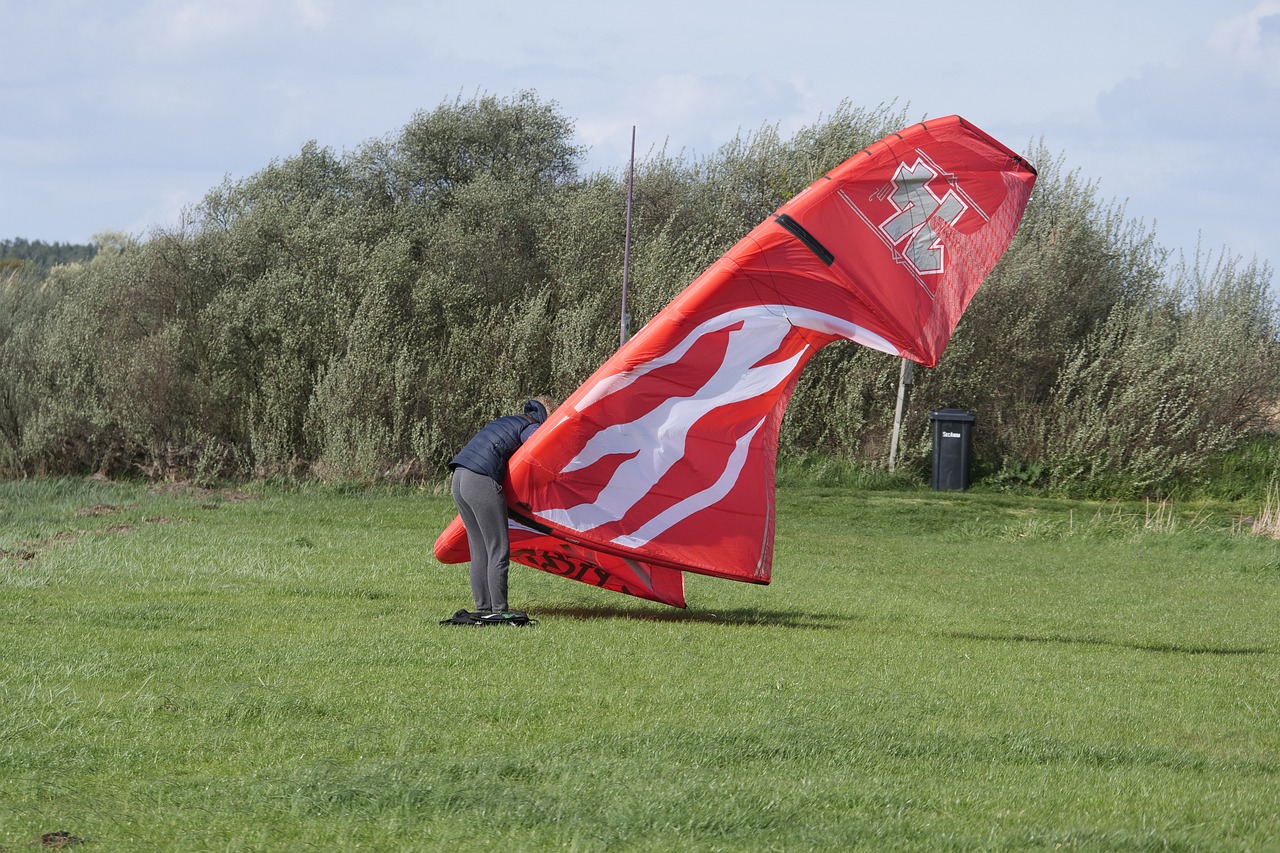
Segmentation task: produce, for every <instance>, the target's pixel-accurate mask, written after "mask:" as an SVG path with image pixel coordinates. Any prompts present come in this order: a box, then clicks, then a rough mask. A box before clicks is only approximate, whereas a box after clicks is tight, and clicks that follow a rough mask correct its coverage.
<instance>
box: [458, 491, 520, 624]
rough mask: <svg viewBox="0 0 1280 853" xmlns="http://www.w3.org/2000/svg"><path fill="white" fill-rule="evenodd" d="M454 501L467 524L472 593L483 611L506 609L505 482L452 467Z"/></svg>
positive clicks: (508, 544) (507, 541) (508, 547)
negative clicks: (503, 489) (503, 487)
mask: <svg viewBox="0 0 1280 853" xmlns="http://www.w3.org/2000/svg"><path fill="white" fill-rule="evenodd" d="M453 502H454V503H455V504H457V505H458V514H459V515H461V516H462V523H463V525H464V526H465V527H466V528H467V547H468V548H469V549H470V550H471V597H472V598H474V599H475V602H476V610H478V611H480V612H481V613H501V612H502V611H504V610H506V609H507V572H508V571H509V570H510V567H511V540H510V539H509V538H508V534H507V502H506V500H505V499H504V497H503V495H502V484H501V483H498V482H497V481H495V480H494V479H493V478H492V477H486V476H485V475H484V474H477V473H476V472H474V471H471V470H468V469H467V468H454V469H453Z"/></svg>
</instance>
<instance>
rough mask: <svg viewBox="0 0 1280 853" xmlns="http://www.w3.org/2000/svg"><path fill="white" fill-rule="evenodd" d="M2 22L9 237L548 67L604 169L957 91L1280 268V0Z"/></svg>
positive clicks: (121, 9)
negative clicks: (849, 108) (635, 153)
mask: <svg viewBox="0 0 1280 853" xmlns="http://www.w3.org/2000/svg"><path fill="white" fill-rule="evenodd" d="M0 34H2V37H3V43H4V54H3V55H4V60H3V62H2V63H0V115H3V116H4V121H3V122H0V238H13V237H26V238H28V239H40V240H45V241H55V240H57V241H66V242H77V243H78V242H87V241H89V240H90V239H91V238H92V237H93V235H94V234H96V233H99V232H104V231H124V232H128V233H130V234H134V235H136V236H143V237H145V236H146V235H147V234H148V233H150V232H151V231H152V229H154V228H156V227H165V226H170V225H173V224H175V223H177V222H178V221H179V218H180V216H181V213H182V210H183V208H184V207H187V206H190V205H192V204H193V203H195V202H198V201H199V200H200V198H201V197H202V196H203V195H204V193H205V192H206V191H208V190H209V189H210V188H212V187H214V186H216V185H217V184H219V183H221V181H222V180H223V178H224V177H228V176H229V177H231V178H233V179H236V178H243V177H247V176H249V175H252V174H253V173H255V172H257V171H259V170H260V169H262V168H263V167H264V166H266V165H267V164H268V163H269V162H270V161H271V160H272V159H273V158H284V157H288V156H290V155H292V154H294V153H296V152H297V151H298V150H299V149H300V148H301V147H302V145H303V144H305V143H306V142H307V141H308V140H316V141H317V142H318V143H320V144H321V145H323V146H328V147H330V148H332V149H334V150H335V151H337V152H342V151H346V150H351V149H354V148H356V147H358V146H359V145H360V144H362V143H363V142H365V141H367V140H370V139H373V138H378V137H383V136H387V135H389V134H393V133H395V132H396V131H398V130H399V129H400V128H401V127H402V126H403V125H404V124H405V123H406V122H408V121H409V119H410V118H411V117H412V115H413V114H414V112H416V111H418V110H430V109H432V108H434V107H436V106H438V105H439V104H440V103H442V102H444V101H451V100H453V99H454V98H455V97H457V96H459V95H461V96H462V97H463V98H470V97H471V96H472V95H474V94H476V93H478V92H479V93H486V94H493V95H498V96H503V97H505V96H509V95H511V94H513V93H515V92H517V91H520V90H522V89H533V90H535V91H536V92H537V93H538V96H539V97H540V98H541V99H542V100H544V101H554V102H555V103H556V104H557V105H558V106H559V110H560V112H561V113H562V114H564V115H565V116H567V117H568V118H569V119H571V120H572V121H573V122H574V123H575V126H576V127H577V131H578V137H579V142H580V143H581V144H583V145H585V146H588V148H589V152H590V153H589V157H588V161H587V166H588V168H592V169H594V168H598V169H614V168H617V169H621V168H623V167H624V166H625V163H626V158H627V154H628V150H629V146H630V138H631V127H632V126H633V125H635V126H636V129H637V130H636V134H637V147H638V149H639V151H640V153H641V154H642V155H643V153H644V152H645V151H646V150H649V149H651V148H654V147H662V146H666V148H667V149H668V151H671V152H673V153H674V152H679V151H685V152H687V153H693V154H709V153H712V152H714V151H715V149H716V148H718V147H719V146H720V145H721V144H723V143H725V142H727V141H729V140H731V139H732V138H733V137H734V135H735V134H737V133H738V132H740V131H741V132H744V133H749V132H752V131H755V130H757V129H759V128H760V127H762V126H764V125H766V124H776V125H778V126H779V128H780V130H781V131H782V132H783V133H784V134H786V133H789V132H792V131H794V130H795V129H797V128H799V127H801V126H803V125H807V124H812V123H813V122H815V121H817V120H819V119H820V118H821V117H822V116H823V115H824V114H828V113H830V112H831V111H833V110H834V109H835V108H836V107H837V106H838V105H839V104H840V103H841V101H844V100H848V101H850V102H851V103H852V104H854V105H855V106H867V107H875V106H877V105H879V104H882V103H885V104H888V103H894V104H896V105H897V106H899V107H903V108H905V109H906V110H907V114H908V116H909V117H911V118H912V119H917V118H922V117H925V116H941V115H947V114H950V113H959V114H960V115H963V116H964V117H965V118H967V119H969V120H970V121H972V122H974V123H975V124H977V125H978V126H980V127H982V128H983V129H984V130H986V131H988V132H989V133H991V134H992V135H993V136H995V137H996V138H998V139H1000V140H1001V141H1003V142H1005V143H1006V144H1007V145H1009V146H1010V147H1012V148H1014V149H1017V150H1020V151H1025V150H1027V149H1028V147H1029V146H1031V145H1032V144H1033V143H1035V142H1037V141H1039V140H1043V141H1044V143H1045V145H1046V146H1047V147H1048V148H1049V150H1050V151H1052V152H1054V153H1055V154H1059V155H1061V157H1062V158H1063V164H1064V166H1065V167H1066V168H1067V169H1068V170H1075V171H1078V172H1079V173H1080V174H1081V176H1082V177H1084V178H1086V179H1089V180H1093V181H1096V182H1097V184H1098V187H1099V193H1100V195H1101V197H1102V198H1103V199H1107V200H1114V201H1116V202H1123V203H1125V204H1126V210H1127V213H1128V215H1129V216H1130V217H1131V218H1135V219H1142V220H1144V221H1145V222H1146V223H1147V224H1148V225H1154V227H1155V230H1156V234H1157V238H1158V240H1159V242H1161V243H1162V244H1163V245H1165V246H1166V247H1169V248H1171V249H1175V250H1184V251H1186V252H1188V253H1190V252H1193V251H1194V250H1195V247H1196V244H1197V241H1200V243H1201V245H1202V246H1203V247H1204V249H1206V250H1208V251H1210V252H1214V253H1216V252H1219V251H1221V250H1222V249H1223V248H1224V247H1225V248H1227V249H1228V250H1230V251H1231V252H1233V253H1235V254H1239V255H1242V256H1244V258H1245V259H1246V260H1247V259H1249V258H1252V257H1254V256H1256V257H1258V258H1259V260H1262V261H1267V262H1269V263H1271V264H1272V265H1273V266H1275V265H1280V204H1278V203H1277V199H1280V154H1278V152H1280V0H1215V2H1213V3H1205V2H1203V0H1073V2H1072V3H1063V2H1061V0H1057V1H1056V2H1053V3H1048V2H1044V3H1041V2H1022V3H1018V2H1009V0H1005V2H986V0H970V1H969V2H966V3H957V2H955V0H916V2H913V3H909V4H908V3H869V2H861V0H790V2H788V3H779V2H777V0H767V2H766V1H765V0H734V2H720V1H719V0H701V2H699V0H692V2H691V0H683V2H675V0H650V2H643V3H630V4H606V3H600V2H598V0H593V2H578V0H544V2H541V3H529V2H511V3H501V2H493V0H467V2H457V0H449V2H441V1H440V0H428V1H427V2H422V0H419V1H418V2H380V0H358V2H357V0H198V2H196V1H194V0H193V1H191V2H189V1H188V0H152V2H118V0H97V2H77V0H45V2H40V3H34V2H31V0H0ZM851 153H852V152H851Z"/></svg>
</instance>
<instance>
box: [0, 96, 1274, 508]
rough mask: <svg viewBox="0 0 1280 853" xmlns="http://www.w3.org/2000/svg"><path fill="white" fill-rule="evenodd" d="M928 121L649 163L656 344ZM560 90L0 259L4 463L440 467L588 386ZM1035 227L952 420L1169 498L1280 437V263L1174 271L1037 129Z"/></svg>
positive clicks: (884, 418)
mask: <svg viewBox="0 0 1280 853" xmlns="http://www.w3.org/2000/svg"><path fill="white" fill-rule="evenodd" d="M907 123H909V119H908V117H907V115H906V113H905V111H903V110H899V109H896V108H894V107H892V106H889V107H885V106H881V107H878V108H876V109H870V110H867V109H860V108H855V107H853V106H851V105H849V104H844V105H842V106H841V107H840V108H839V109H838V110H837V111H836V112H835V113H833V114H832V115H830V116H828V117H824V118H822V119H821V120H819V121H817V122H815V123H814V124H813V125H812V126H809V127H805V128H802V129H801V130H799V131H797V132H796V133H795V134H793V135H792V136H791V137H790V138H784V137H783V135H782V134H781V133H780V132H779V130H778V128H777V127H774V126H766V127H764V128H761V129H760V130H759V131H756V132H754V133H751V134H743V135H739V136H738V137H737V138H735V139H734V140H731V141H730V142H728V143H726V144H725V145H724V146H723V147H722V148H721V149H720V150H718V151H717V152H715V153H714V154H712V155H709V156H706V157H703V158H697V159H693V158H687V157H683V156H672V155H670V154H668V153H667V152H665V151H656V152H653V153H651V154H649V155H648V156H646V157H644V158H642V159H641V161H640V162H638V163H637V164H636V172H635V187H634V206H633V216H632V243H631V253H630V260H631V267H630V270H629V292H628V301H627V305H626V310H627V311H628V312H629V313H630V314H631V317H632V320H631V325H630V331H632V332H634V331H635V330H637V329H638V328H639V327H640V326H641V325H642V324H643V323H645V322H647V321H648V320H649V319H650V318H652V317H653V316H654V315H655V314H656V313H657V312H658V311H659V310H660V309H661V308H662V307H663V306H664V305H665V304H667V303H668V302H669V301H670V300H671V299H672V298H673V297H674V296H675V295H676V294H677V293H679V292H680V291H681V290H682V289H683V288H684V287H685V286H686V285H687V284H689V283H690V282H691V281H693V280H694V279H695V278H696V277H697V276H698V275H699V274H700V273H701V272H702V271H703V270H704V269H706V268H707V267H708V266H709V265H710V264H711V263H712V262H714V261H715V259H716V258H717V257H719V256H720V255H721V254H722V253H723V252H725V251H726V250H727V249H729V248H730V247H731V246H732V245H733V244H734V243H735V242H737V241H738V240H739V239H740V238H741V237H742V236H743V235H744V234H745V233H746V232H747V231H749V230H750V229H751V228H752V227H754V226H755V225H756V224H757V223H759V222H760V221H762V220H763V219H765V218H766V217H767V216H768V215H769V214H770V213H771V212H772V211H774V210H776V209H777V207H778V206H780V205H781V204H783V203H784V202H785V201H786V200H787V199H789V198H790V197H791V196H793V195H794V194H795V193H796V192H798V191H800V190H801V189H803V188H804V187H805V186H807V185H808V184H809V183H811V182H812V181H813V180H815V179H817V178H818V177H820V176H821V175H822V174H823V173H824V172H826V171H827V170H829V169H831V168H833V167H834V166H836V165H838V164H839V163H840V162H842V161H843V160H845V159H847V158H848V157H849V156H851V155H853V154H854V153H855V152H856V151H858V150H859V149H861V148H863V147H865V146H867V145H869V144H871V143H872V142H874V141H876V140H877V139H880V138H881V137H883V136H885V135H886V134H888V133H891V132H893V131H895V130H897V129H899V128H901V127H902V126H904V125H906V124H907ZM581 156H582V152H581V150H580V149H579V148H578V147H577V146H576V145H575V144H574V142H573V127H572V124H571V122H569V121H568V120H567V119H565V118H564V117H563V116H561V115H560V114H559V112H558V111H557V109H556V107H555V105H554V104H552V103H545V102H542V101H540V100H539V99H538V98H537V97H536V96H535V95H534V94H533V93H530V92H524V93H518V94H516V95H515V96H513V97H511V98H507V99H501V98H495V97H490V96H478V97H476V98H473V99H470V100H464V99H461V98H460V99H457V100H455V101H452V102H448V103H445V104H442V105H441V106H439V107H437V108H436V109H434V110H431V111H425V112H421V113H418V114H416V115H415V116H413V118H412V119H411V120H410V122H409V123H408V124H406V125H405V127H404V128H402V129H401V130H400V131H399V132H398V133H395V134H392V135H389V136H388V137H386V138H383V139H379V140H374V141H371V142H369V143H366V144H365V145H363V146H361V147H360V148H358V149H356V150H355V151H352V152H349V153H345V154H342V155H338V154H335V153H334V152H333V151H332V150H330V149H327V148H324V147H322V146H320V145H318V144H316V143H309V144H307V145H305V146H303V148H302V149H301V150H300V151H299V152H298V153H297V154H295V155H293V156H290V157H287V158H284V159H282V160H278V161H273V162H271V163H269V164H268V165H267V166H266V167H265V168H264V169H262V171H260V172H258V173H256V174H254V175H251V176H249V177H247V178H244V179H242V180H238V181H230V180H229V181H226V182H224V183H223V184H222V185H221V186H218V187H215V188H213V189H212V190H211V191H210V192H209V193H208V195H207V196H206V197H205V199H204V200H203V202H202V203H201V204H199V205H197V206H196V207H194V208H193V209H192V210H190V211H188V214H187V216H186V218H185V219H184V221H183V222H182V223H181V224H180V225H179V226H178V227H176V228H173V229H169V230H164V231H157V232H155V233H153V234H152V235H150V236H149V237H148V238H147V239H133V238H127V237H122V236H120V235H102V236H101V237H99V238H95V248H96V249H97V252H96V254H95V255H94V256H93V257H92V258H91V259H88V260H87V261H86V262H84V263H79V264H75V265H70V266H54V267H53V268H52V269H51V270H50V271H49V272H48V273H47V275H46V274H45V272H44V271H42V270H39V269H37V268H36V267H35V266H34V265H31V264H28V263H26V262H23V263H19V264H11V265H9V266H6V267H4V268H3V269H0V474H3V475H10V476H12V475H26V474H39V473H71V472H88V471H94V470H102V471H108V472H111V473H121V472H137V473H142V474H145V475H146V476H150V477H166V476H171V477H176V476H184V477H191V476H195V477H209V478H213V477H226V476H260V477H261V476H318V477H322V478H326V479H341V480H345V479H355V480H366V481H367V480H378V479H397V480H400V479H431V478H435V477H438V476H439V475H440V474H441V472H442V471H443V467H444V464H445V462H446V461H447V460H448V458H449V457H450V456H451V455H452V453H453V452H454V451H455V450H456V448H457V447H458V446H459V445H460V444H461V443H462V442H464V441H465V440H466V439H467V437H469V435H470V434H471V432H472V431H473V430H474V429H475V428H476V427H477V426H478V425H479V424H481V423H482V422H484V421H485V420H487V419H489V418H491V417H494V416H496V415H498V414H501V413H504V412H507V411H511V410H512V409H513V408H514V407H515V406H517V405H518V404H519V403H520V401H521V400H522V399H524V398H525V397H527V396H531V395H533V394H536V393H550V394H552V395H553V396H557V397H561V398H563V397H565V396H567V395H568V394H569V393H570V392H571V391H572V390H573V389H574V388H576V387H577V386H578V385H579V384H580V383H581V382H582V381H583V380H585V379H586V378H587V377H588V376H589V375H590V374H591V373H592V372H593V371H594V370H595V369H596V368H597V367H598V366H599V365H600V364H601V363H602V362H603V361H604V360H605V359H606V358H607V357H608V356H609V355H610V354H611V353H612V352H613V351H614V350H615V349H616V347H617V345H618V340H619V334H620V328H619V325H620V320H621V314H622V311H623V305H622V303H621V279H622V273H623V270H622V265H623V246H624V231H625V204H626V192H627V186H626V181H625V176H624V175H621V174H617V173H613V172H603V173H594V174H587V175H583V174H581V173H580V171H579V169H580V163H581ZM1029 159H1030V160H1031V161H1032V162H1034V163H1036V164H1037V165H1038V166H1039V168H1040V177H1039V181H1038V183H1037V185H1036V189H1035V192H1034V193H1033V195H1032V197H1031V201H1030V204H1029V206H1028V208H1027V212H1026V215H1025V217H1024V220H1023V223H1022V226H1021V228H1020V230H1019V232H1018V234H1017V236H1016V237H1015V239H1014V241H1013V244H1012V245H1011V247H1010V249H1009V251H1008V252H1007V253H1006V255H1005V256H1004V258H1003V259H1002V260H1001V262H1000V263H999V264H998V265H997V267H996V269H995V270H994V271H993V273H992V275H991V276H990V277H989V279H988V281H987V282H986V283H985V284H984V285H983V287H982V288H981V289H980V290H979V291H978V294H977V296H976V297H975V298H974V300H973V302H972V304H971V305H970V307H969V310H968V312H967V313H966V315H965V317H964V318H963V320H962V321H961V323H960V326H959V328H958V329H957V331H956V334H955V336H954V337H953V339H952V341H951V344H950V346H949V347H948V349H947V350H946V352H945V354H944V355H943V357H942V359H941V361H940V362H939V364H938V366H937V367H936V368H935V369H933V370H927V371H925V370H917V371H916V373H915V380H916V381H915V384H914V385H913V386H912V389H911V393H910V395H909V397H908V406H907V411H906V418H905V430H904V438H903V440H902V447H901V453H900V456H899V458H900V459H902V460H903V462H904V464H905V465H906V467H907V468H908V469H914V470H916V471H917V472H918V473H920V474H923V473H924V471H925V470H926V469H927V464H928V459H929V451H930V446H929V412H930V411H932V410H933V409H937V408H942V407H949V406H960V407H963V408H967V409H971V410H973V411H975V412H976V413H977V416H978V420H977V424H976V427H975V436H976V447H975V449H976V452H977V456H978V458H979V462H980V466H981V468H982V469H984V470H988V471H990V472H993V474H994V476H995V477H996V478H997V479H998V480H999V479H1002V480H1004V481H1007V482H1011V483H1019V484H1021V483H1036V484H1040V485H1047V486H1050V487H1052V488H1055V489H1060V490H1068V491H1083V492H1089V491H1092V492H1099V493H1101V492H1105V493H1107V494H1139V493H1159V492H1161V491H1163V490H1166V489H1168V488H1169V486H1170V484H1171V483H1173V482H1176V481H1177V480H1178V479H1179V478H1185V477H1187V476H1188V475H1190V474H1193V473H1195V472H1196V471H1198V470H1200V469H1201V468H1203V466H1204V465H1205V464H1206V463H1207V462H1208V461H1209V460H1210V459H1211V458H1213V457H1214V456H1215V454H1220V453H1221V452H1222V451H1224V450H1226V449H1229V448H1232V447H1234V446H1236V445H1238V444H1239V443H1240V442H1241V441H1242V440H1244V439H1245V438H1246V437H1247V436H1248V435H1250V434H1253V433H1256V432H1258V431H1259V430H1263V429H1267V428H1269V427H1270V423H1271V417H1272V414H1273V411H1274V403H1275V400H1276V399H1277V398H1278V397H1280V357H1278V356H1280V353H1278V352H1277V348H1276V331H1277V329H1276V321H1277V314H1276V303H1275V299H1274V296H1273V294H1272V291H1271V275H1272V274H1271V270H1270V268H1269V267H1267V266H1265V265H1258V264H1256V263H1253V264H1245V263H1243V262H1242V261H1241V260H1240V259H1238V258H1235V257H1234V256H1232V255H1230V254H1229V253H1228V252H1225V251H1224V252H1223V253H1222V254H1221V255H1219V256H1218V257H1217V259H1216V260H1212V261H1211V260H1210V259H1208V258H1206V257H1202V256H1199V255H1197V256H1195V257H1194V258H1193V259H1191V260H1186V259H1184V258H1181V257H1180V258H1179V259H1178V260H1177V262H1171V258H1170V255H1169V253H1168V252H1167V250H1165V249H1164V248H1163V247H1161V246H1160V245H1159V244H1158V243H1157V242H1156V239H1155V235H1154V234H1153V233H1152V232H1151V231H1150V230H1149V229H1147V228H1146V227H1145V226H1144V225H1143V224H1142V223H1138V222H1133V221H1131V220H1129V219H1128V218H1127V217H1126V215H1125V211H1124V208H1123V207H1122V206H1117V205H1115V204H1112V203H1108V202H1105V201H1103V200H1101V199H1100V198H1099V197H1098V192H1097V187H1096V185H1094V184H1092V183H1089V182H1087V181H1084V180H1082V179H1081V177H1080V176H1079V175H1078V174H1077V173H1074V172H1069V171H1067V170H1066V169H1065V168H1064V166H1063V162H1062V159H1061V158H1055V157H1053V156H1051V155H1050V154H1049V153H1048V151H1047V150H1046V149H1045V147H1044V145H1043V144H1041V145H1039V147H1037V148H1035V149H1034V150H1033V151H1031V152H1030V154H1029ZM898 371H899V363H898V361H897V360H896V359H893V358H891V357H889V356H886V355H884V354H882V353H877V352H873V351H871V350H868V349H865V348H862V347H857V346H854V345H852V344H844V343H839V344H833V345H831V346H829V347H827V348H826V349H824V350H823V351H822V352H821V353H819V354H818V355H817V357H815V358H814V360H813V361H812V362H811V363H810V365H809V367H808V368H807V369H806V371H805V372H804V374H803V375H802V376H801V378H800V381H799V383H798V385H797V387H796V389H795V392H794V394H793V396H792V398H791V404H790V407H789V409H788V414H787V417H786V419H785V421H784V424H783V431H782V452H783V454H809V453H815V454H825V455H829V456H834V457H840V458H843V459H848V460H861V461H862V462H864V463H866V464H871V465H882V464H883V463H884V461H885V459H886V458H887V456H888V452H889V441H890V436H891V429H892V423H891V421H892V414H893V408H894V398H895V393H896V386H897V379H898Z"/></svg>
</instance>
